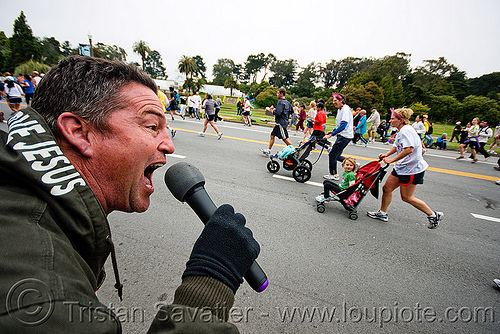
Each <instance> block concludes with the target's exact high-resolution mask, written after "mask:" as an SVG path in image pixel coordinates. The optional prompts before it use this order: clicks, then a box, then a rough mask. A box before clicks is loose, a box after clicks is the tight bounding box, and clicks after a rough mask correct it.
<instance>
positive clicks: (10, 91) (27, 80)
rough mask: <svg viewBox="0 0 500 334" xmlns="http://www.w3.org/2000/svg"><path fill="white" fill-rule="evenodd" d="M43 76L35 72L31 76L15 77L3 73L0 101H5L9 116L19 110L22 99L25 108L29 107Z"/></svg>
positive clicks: (0, 84) (0, 83) (0, 78)
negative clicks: (24, 101) (9, 112)
mask: <svg viewBox="0 0 500 334" xmlns="http://www.w3.org/2000/svg"><path fill="white" fill-rule="evenodd" d="M43 75H44V73H42V74H41V75H40V74H39V73H38V72H37V71H33V75H29V74H24V75H20V76H18V77H16V76H13V75H12V74H11V73H10V72H5V73H4V74H3V76H1V77H0V99H3V98H5V99H6V100H7V104H8V105H9V108H10V109H11V115H13V114H15V113H16V112H18V111H19V110H21V102H22V99H23V97H24V99H25V100H26V104H27V106H28V107H29V106H30V104H31V100H32V99H33V95H34V94H35V89H36V87H37V85H38V84H39V83H40V80H41V79H42V76H43ZM2 118H3V115H2Z"/></svg>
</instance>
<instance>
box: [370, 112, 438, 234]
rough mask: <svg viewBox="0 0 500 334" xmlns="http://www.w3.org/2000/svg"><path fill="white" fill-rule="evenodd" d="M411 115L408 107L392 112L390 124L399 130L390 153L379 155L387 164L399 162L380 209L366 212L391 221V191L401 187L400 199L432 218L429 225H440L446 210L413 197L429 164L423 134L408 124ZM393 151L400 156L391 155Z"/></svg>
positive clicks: (386, 185) (389, 180)
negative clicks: (440, 210) (392, 156)
mask: <svg viewBox="0 0 500 334" xmlns="http://www.w3.org/2000/svg"><path fill="white" fill-rule="evenodd" d="M412 114H413V110H411V109H409V108H400V109H396V110H394V111H393V113H392V116H391V125H392V127H394V128H397V129H398V130H399V132H398V134H397V135H396V139H395V141H394V146H393V147H392V148H391V149H390V150H389V151H388V152H387V153H385V154H380V155H379V159H383V161H384V162H385V163H387V164H390V163H393V162H395V163H396V165H395V166H394V169H393V170H392V173H391V175H389V177H388V178H387V181H386V182H385V184H384V187H383V192H382V204H381V206H380V209H379V210H378V211H372V212H368V213H367V214H368V216H369V217H371V218H374V219H380V220H382V221H385V222H386V221H388V220H389V219H388V215H387V209H388V208H389V204H391V201H392V192H393V191H394V190H396V189H397V188H398V187H399V188H400V193H401V199H402V200H403V201H404V202H407V203H410V204H411V205H413V206H414V207H415V208H417V209H418V210H420V211H422V212H424V213H425V214H426V215H427V219H428V220H429V224H428V225H427V228H430V229H433V228H436V227H437V226H438V224H439V222H440V221H441V219H442V218H443V213H442V212H437V211H433V210H431V208H429V206H428V205H427V204H426V203H425V202H424V201H422V200H420V199H418V198H416V197H415V196H413V194H414V192H415V189H416V188H417V184H423V183H424V173H425V170H426V169H427V167H429V165H428V164H427V162H426V161H425V160H424V158H423V157H422V143H421V140H420V137H419V136H418V134H417V132H416V131H415V129H413V128H412V126H411V125H408V124H409V122H410V117H411V115H412ZM394 153H397V155H396V156H395V157H394V158H392V159H391V158H389V156H391V155H392V154H394Z"/></svg>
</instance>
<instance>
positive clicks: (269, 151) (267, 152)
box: [260, 148, 271, 157]
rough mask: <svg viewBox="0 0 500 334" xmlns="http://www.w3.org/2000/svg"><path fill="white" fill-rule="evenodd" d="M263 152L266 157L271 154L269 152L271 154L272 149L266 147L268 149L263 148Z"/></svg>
mask: <svg viewBox="0 0 500 334" xmlns="http://www.w3.org/2000/svg"><path fill="white" fill-rule="evenodd" d="M260 151H261V152H262V154H264V155H265V156H266V157H268V156H269V154H271V150H270V149H268V148H266V149H261V150H260Z"/></svg>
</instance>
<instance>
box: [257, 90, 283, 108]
mask: <svg viewBox="0 0 500 334" xmlns="http://www.w3.org/2000/svg"><path fill="white" fill-rule="evenodd" d="M277 102H278V98H277V97H276V93H275V94H272V93H271V92H269V91H268V90H266V91H264V92H262V93H259V95H257V97H256V98H255V103H257V104H258V105H259V106H260V107H262V108H265V107H269V106H274V105H276V103H277Z"/></svg>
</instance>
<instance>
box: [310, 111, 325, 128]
mask: <svg viewBox="0 0 500 334" xmlns="http://www.w3.org/2000/svg"><path fill="white" fill-rule="evenodd" d="M325 124H326V113H325V111H324V110H318V113H317V114H316V118H315V119H314V125H313V130H319V131H325Z"/></svg>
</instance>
